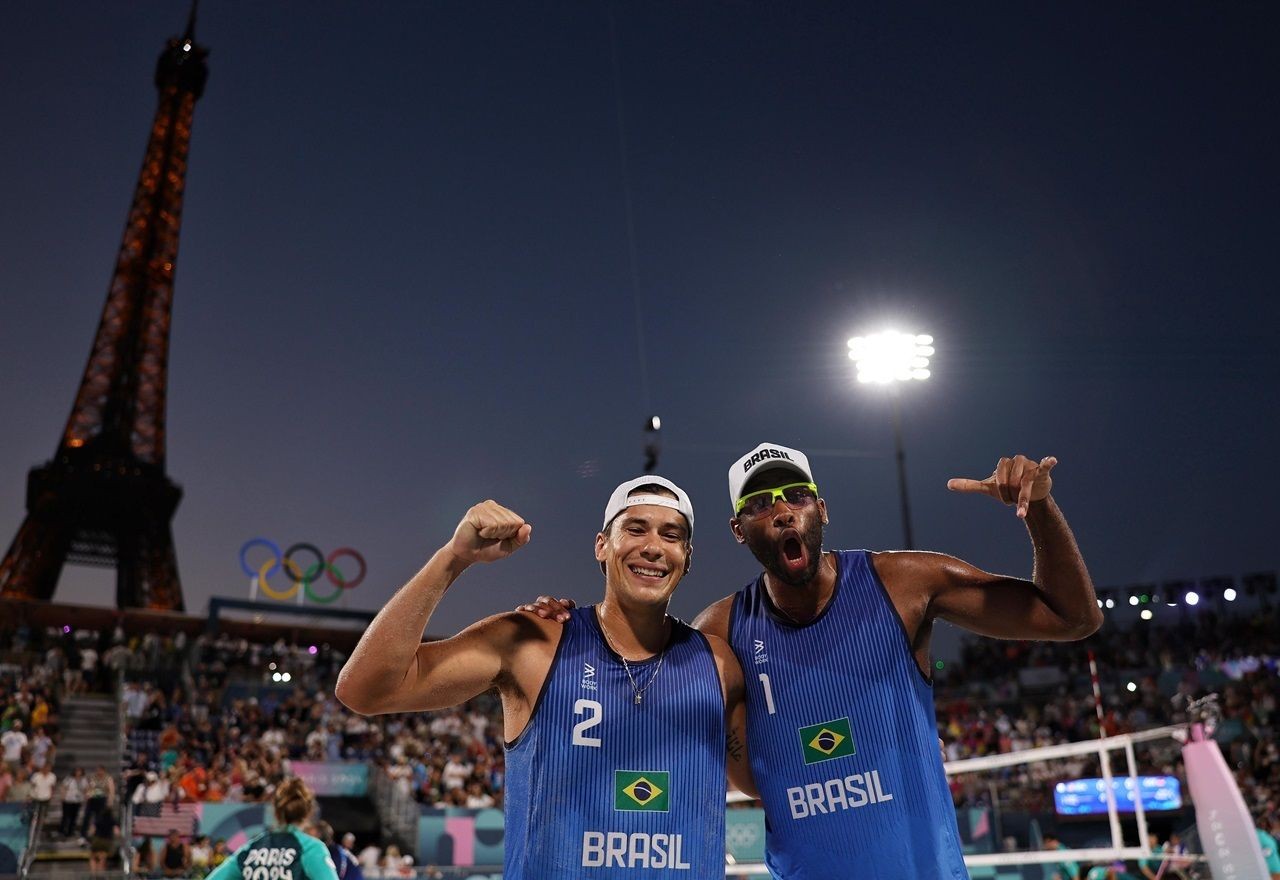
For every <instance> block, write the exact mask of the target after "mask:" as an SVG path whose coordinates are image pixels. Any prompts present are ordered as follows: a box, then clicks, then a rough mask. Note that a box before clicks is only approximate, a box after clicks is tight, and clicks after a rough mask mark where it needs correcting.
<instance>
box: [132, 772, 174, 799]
mask: <svg viewBox="0 0 1280 880" xmlns="http://www.w3.org/2000/svg"><path fill="white" fill-rule="evenodd" d="M145 779H146V781H145V782H144V783H143V784H142V785H139V786H138V787H137V788H136V789H135V790H134V792H133V802H134V803H135V804H162V803H164V802H165V800H166V799H167V798H168V797H169V780H168V779H165V778H164V777H162V776H161V775H160V774H159V773H157V772H156V771H154V770H148V771H147V775H146V777H145Z"/></svg>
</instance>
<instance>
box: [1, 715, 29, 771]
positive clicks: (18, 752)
mask: <svg viewBox="0 0 1280 880" xmlns="http://www.w3.org/2000/svg"><path fill="white" fill-rule="evenodd" d="M17 705H18V704H17V702H14V703H12V704H10V706H9V708H10V709H13V708H16V707H17ZM0 746H2V747H3V748H4V762H5V763H6V764H20V763H22V752H23V750H25V749H26V747H27V735H26V734H25V733H23V732H22V720H21V719H19V718H13V719H12V720H11V723H10V727H9V729H8V730H6V731H5V732H4V734H3V735H0Z"/></svg>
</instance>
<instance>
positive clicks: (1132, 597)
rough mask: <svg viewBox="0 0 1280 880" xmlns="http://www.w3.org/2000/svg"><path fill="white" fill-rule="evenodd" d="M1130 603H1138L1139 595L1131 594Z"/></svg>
mask: <svg viewBox="0 0 1280 880" xmlns="http://www.w3.org/2000/svg"><path fill="white" fill-rule="evenodd" d="M1129 604H1130V605H1137V604H1138V597H1137V596H1130V597H1129Z"/></svg>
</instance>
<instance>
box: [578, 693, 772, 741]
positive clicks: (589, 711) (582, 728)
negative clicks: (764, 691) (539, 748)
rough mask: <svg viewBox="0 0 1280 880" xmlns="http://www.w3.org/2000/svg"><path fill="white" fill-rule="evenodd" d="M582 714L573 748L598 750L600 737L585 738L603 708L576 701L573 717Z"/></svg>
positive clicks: (596, 722)
mask: <svg viewBox="0 0 1280 880" xmlns="http://www.w3.org/2000/svg"><path fill="white" fill-rule="evenodd" d="M770 705H772V703H770ZM584 712H585V713H586V715H587V717H586V718H583V719H582V720H581V721H579V722H578V723H577V724H575V725H573V744H574V745H575V746H593V747H595V748H597V749H598V748H600V737H598V736H587V731H588V730H590V729H591V728H593V727H595V726H596V725H597V724H599V723H600V721H601V719H602V718H603V717H604V707H603V706H601V705H600V703H599V701H597V700H578V701H577V702H576V703H574V704H573V714H574V715H581V714H583V713H584Z"/></svg>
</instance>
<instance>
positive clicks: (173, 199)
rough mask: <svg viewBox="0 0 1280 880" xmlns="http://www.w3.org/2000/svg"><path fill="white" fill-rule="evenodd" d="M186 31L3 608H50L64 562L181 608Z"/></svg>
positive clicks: (37, 471) (134, 595)
mask: <svg viewBox="0 0 1280 880" xmlns="http://www.w3.org/2000/svg"><path fill="white" fill-rule="evenodd" d="M195 23H196V6H195V4H194V3H193V4H192V7H191V13H190V15H189V16H188V18H187V27H186V31H185V32H184V33H183V35H182V36H180V37H173V38H171V39H170V40H169V41H168V44H167V45H166V46H165V49H164V51H163V52H162V53H161V54H160V60H159V61H158V62H157V64H156V74H155V84H156V88H157V89H158V90H159V92H160V102H159V105H158V106H157V108H156V114H155V119H154V121H153V122H152V124H151V136H150V140H149V141H148V143H147V152H146V156H145V157H144V159H143V161H142V171H141V172H140V173H139V175H138V184H137V187H136V188H135V189H134V194H133V204H132V205H131V206H130V208H129V216H128V219H127V220H126V222H125V229H124V240H123V241H122V242H121V244H120V252H119V255H118V257H117V258H116V265H115V271H114V272H113V274H112V277H111V286H110V288H109V289H108V291H107V302H106V305H105V307H104V308H103V310H102V319H101V321H100V322H99V323H98V332H97V335H96V336H95V337H94V341H93V348H92V349H91V350H90V352H89V363H88V365H87V366H86V367H85V369H84V376H83V377H82V378H81V380H80V390H79V391H78V392H77V393H76V399H75V405H74V406H73V407H72V409H71V417H70V418H69V419H67V426H66V428H65V430H63V432H62V438H61V440H60V442H59V443H58V449H57V452H55V453H54V456H53V458H52V459H51V460H50V461H48V462H46V463H45V464H44V465H41V466H40V467H36V468H33V469H32V470H31V471H30V473H29V474H28V475H27V516H26V519H25V520H24V521H23V523H22V526H21V527H20V528H19V529H18V534H17V537H15V538H14V539H13V544H12V545H11V546H10V547H9V552H8V553H6V554H5V556H4V561H3V562H0V597H2V598H5V599H26V600H39V601H48V600H49V599H51V598H52V597H53V592H54V588H55V587H56V586H57V584H58V577H59V575H60V574H61V572H62V567H63V565H64V564H65V563H67V562H73V563H80V564H85V565H95V566H103V567H108V568H109V567H114V568H115V569H116V605H117V607H119V608H151V609H158V610H167V611H181V610H183V602H182V584H181V582H180V581H179V580H178V561H177V557H176V556H175V554H174V548H173V530H172V527H171V521H172V519H173V513H174V511H175V510H176V509H177V506H178V501H179V500H180V499H181V498H182V489H181V488H180V487H179V486H178V485H177V484H175V483H174V482H173V481H172V480H170V479H169V477H168V475H167V474H166V473H165V395H166V386H167V384H168V362H169V317H170V307H171V305H172V302H173V273H174V266H175V264H176V263H177V260H178V232H179V228H180V226H181V219H182V196H183V189H184V187H185V184H186V175H187V152H188V150H189V148H190V145H191V120H192V115H193V113H194V110H195V103H196V99H198V98H199V97H200V95H201V93H202V92H203V91H204V84H205V79H206V77H207V76H208V68H207V67H206V65H205V57H206V56H207V55H208V51H207V50H206V49H204V48H203V47H201V46H199V45H197V44H196V41H195Z"/></svg>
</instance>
